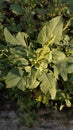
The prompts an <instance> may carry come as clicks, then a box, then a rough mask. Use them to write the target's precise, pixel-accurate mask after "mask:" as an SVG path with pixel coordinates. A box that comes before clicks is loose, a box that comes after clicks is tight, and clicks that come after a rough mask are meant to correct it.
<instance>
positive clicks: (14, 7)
mask: <svg viewBox="0 0 73 130" xmlns="http://www.w3.org/2000/svg"><path fill="white" fill-rule="evenodd" d="M11 9H12V12H13V13H15V14H17V15H20V14H22V13H23V11H22V8H21V7H20V5H19V4H11Z"/></svg>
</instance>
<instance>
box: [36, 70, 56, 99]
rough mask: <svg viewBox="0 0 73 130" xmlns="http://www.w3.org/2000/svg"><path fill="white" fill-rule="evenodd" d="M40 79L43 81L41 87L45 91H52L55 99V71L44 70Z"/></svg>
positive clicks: (52, 97)
mask: <svg viewBox="0 0 73 130" xmlns="http://www.w3.org/2000/svg"><path fill="white" fill-rule="evenodd" d="M39 80H40V82H41V84H40V89H41V91H42V92H43V93H45V94H47V92H49V93H50V95H51V99H55V96H56V79H55V77H54V75H53V73H45V72H43V73H42V74H41V75H40V77H39Z"/></svg>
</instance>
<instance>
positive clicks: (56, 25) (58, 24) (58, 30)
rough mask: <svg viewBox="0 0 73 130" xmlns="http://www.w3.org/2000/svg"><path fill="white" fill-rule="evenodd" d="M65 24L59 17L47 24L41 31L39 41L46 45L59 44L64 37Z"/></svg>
mask: <svg viewBox="0 0 73 130" xmlns="http://www.w3.org/2000/svg"><path fill="white" fill-rule="evenodd" d="M62 29H63V22H62V17H61V16H57V17H55V18H53V19H52V20H50V21H49V22H47V23H46V24H45V25H44V27H43V28H42V29H41V31H40V33H39V35H38V39H37V41H38V42H39V43H40V44H42V45H44V44H45V43H47V42H48V43H49V44H50V43H55V42H59V41H60V40H61V37H62Z"/></svg>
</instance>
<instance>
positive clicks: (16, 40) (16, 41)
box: [4, 28, 26, 47]
mask: <svg viewBox="0 0 73 130" xmlns="http://www.w3.org/2000/svg"><path fill="white" fill-rule="evenodd" d="M4 35H5V40H6V41H7V42H8V43H10V44H11V45H22V46H25V47H26V42H25V40H24V37H25V33H23V32H19V33H18V34H17V36H16V37H14V36H13V35H12V34H11V33H10V32H9V31H8V29H7V28H5V29H4Z"/></svg>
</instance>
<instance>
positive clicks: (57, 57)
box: [52, 49, 67, 64]
mask: <svg viewBox="0 0 73 130" xmlns="http://www.w3.org/2000/svg"><path fill="white" fill-rule="evenodd" d="M52 61H53V63H55V64H59V63H62V62H63V61H66V62H67V57H66V55H65V54H64V53H63V52H62V51H59V50H57V49H53V50H52Z"/></svg>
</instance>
